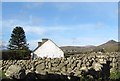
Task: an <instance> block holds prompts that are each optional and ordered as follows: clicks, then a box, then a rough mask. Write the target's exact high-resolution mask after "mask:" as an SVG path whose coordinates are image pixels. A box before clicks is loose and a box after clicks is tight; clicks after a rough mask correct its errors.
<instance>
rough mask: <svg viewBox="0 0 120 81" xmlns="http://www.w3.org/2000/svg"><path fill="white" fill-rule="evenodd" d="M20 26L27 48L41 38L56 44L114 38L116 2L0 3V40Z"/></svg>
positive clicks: (90, 42)
mask: <svg viewBox="0 0 120 81" xmlns="http://www.w3.org/2000/svg"><path fill="white" fill-rule="evenodd" d="M16 26H21V27H23V29H24V31H25V35H26V39H27V42H28V43H29V47H30V49H32V50H33V49H35V48H36V47H37V42H39V41H41V39H42V38H48V39H51V40H53V41H54V42H55V43H56V44H57V45H58V46H86V45H100V44H102V43H105V42H107V41H109V40H116V41H117V40H118V3H117V2H3V3H2V30H3V31H2V37H3V38H2V40H3V41H2V42H3V44H4V45H8V41H9V39H10V36H11V33H12V30H13V29H14V28H15V27H16Z"/></svg>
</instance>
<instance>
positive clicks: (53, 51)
mask: <svg viewBox="0 0 120 81" xmlns="http://www.w3.org/2000/svg"><path fill="white" fill-rule="evenodd" d="M33 53H34V54H35V56H38V57H42V58H43V57H50V58H56V57H58V58H60V57H64V52H63V51H62V50H61V49H60V48H59V47H57V46H56V45H55V44H54V43H53V42H52V41H51V40H48V41H46V42H45V43H44V44H43V45H41V46H40V47H39V48H38V49H37V50H35V51H34V52H33Z"/></svg>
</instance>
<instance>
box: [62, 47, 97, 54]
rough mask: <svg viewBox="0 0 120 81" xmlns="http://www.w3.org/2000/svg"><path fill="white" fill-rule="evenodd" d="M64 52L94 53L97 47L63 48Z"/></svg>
mask: <svg viewBox="0 0 120 81" xmlns="http://www.w3.org/2000/svg"><path fill="white" fill-rule="evenodd" d="M60 48H61V49H62V50H63V51H64V52H82V53H83V52H87V51H92V50H93V49H95V48H96V46H63V47H60Z"/></svg>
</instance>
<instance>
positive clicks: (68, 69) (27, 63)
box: [0, 52, 120, 77]
mask: <svg viewBox="0 0 120 81" xmlns="http://www.w3.org/2000/svg"><path fill="white" fill-rule="evenodd" d="M119 62H120V53H115V52H114V53H105V54H104V53H91V54H79V55H75V56H70V57H68V58H53V59H51V58H38V59H35V60H1V61H0V69H1V70H3V71H5V72H6V71H7V69H8V68H9V67H10V66H11V65H18V66H20V67H21V68H23V69H25V72H26V74H27V73H29V72H31V71H35V72H36V73H39V74H43V75H44V74H46V72H47V73H52V74H63V75H70V74H71V73H72V74H73V75H74V76H77V77H81V75H82V71H83V70H84V71H86V72H87V71H89V70H90V69H94V70H95V71H102V70H103V71H106V70H108V71H110V72H111V71H115V70H117V69H120V65H119V64H120V63H119Z"/></svg>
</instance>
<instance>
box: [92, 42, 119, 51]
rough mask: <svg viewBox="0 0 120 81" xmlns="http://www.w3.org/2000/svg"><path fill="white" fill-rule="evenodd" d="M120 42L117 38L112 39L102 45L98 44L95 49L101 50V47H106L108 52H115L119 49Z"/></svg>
mask: <svg viewBox="0 0 120 81" xmlns="http://www.w3.org/2000/svg"><path fill="white" fill-rule="evenodd" d="M119 44H120V43H119V42H116V41H115V40H110V41H108V42H106V43H104V44H102V45H99V46H97V47H96V48H95V49H94V51H97V50H100V49H104V50H105V51H107V52H115V51H118V45H119Z"/></svg>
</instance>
